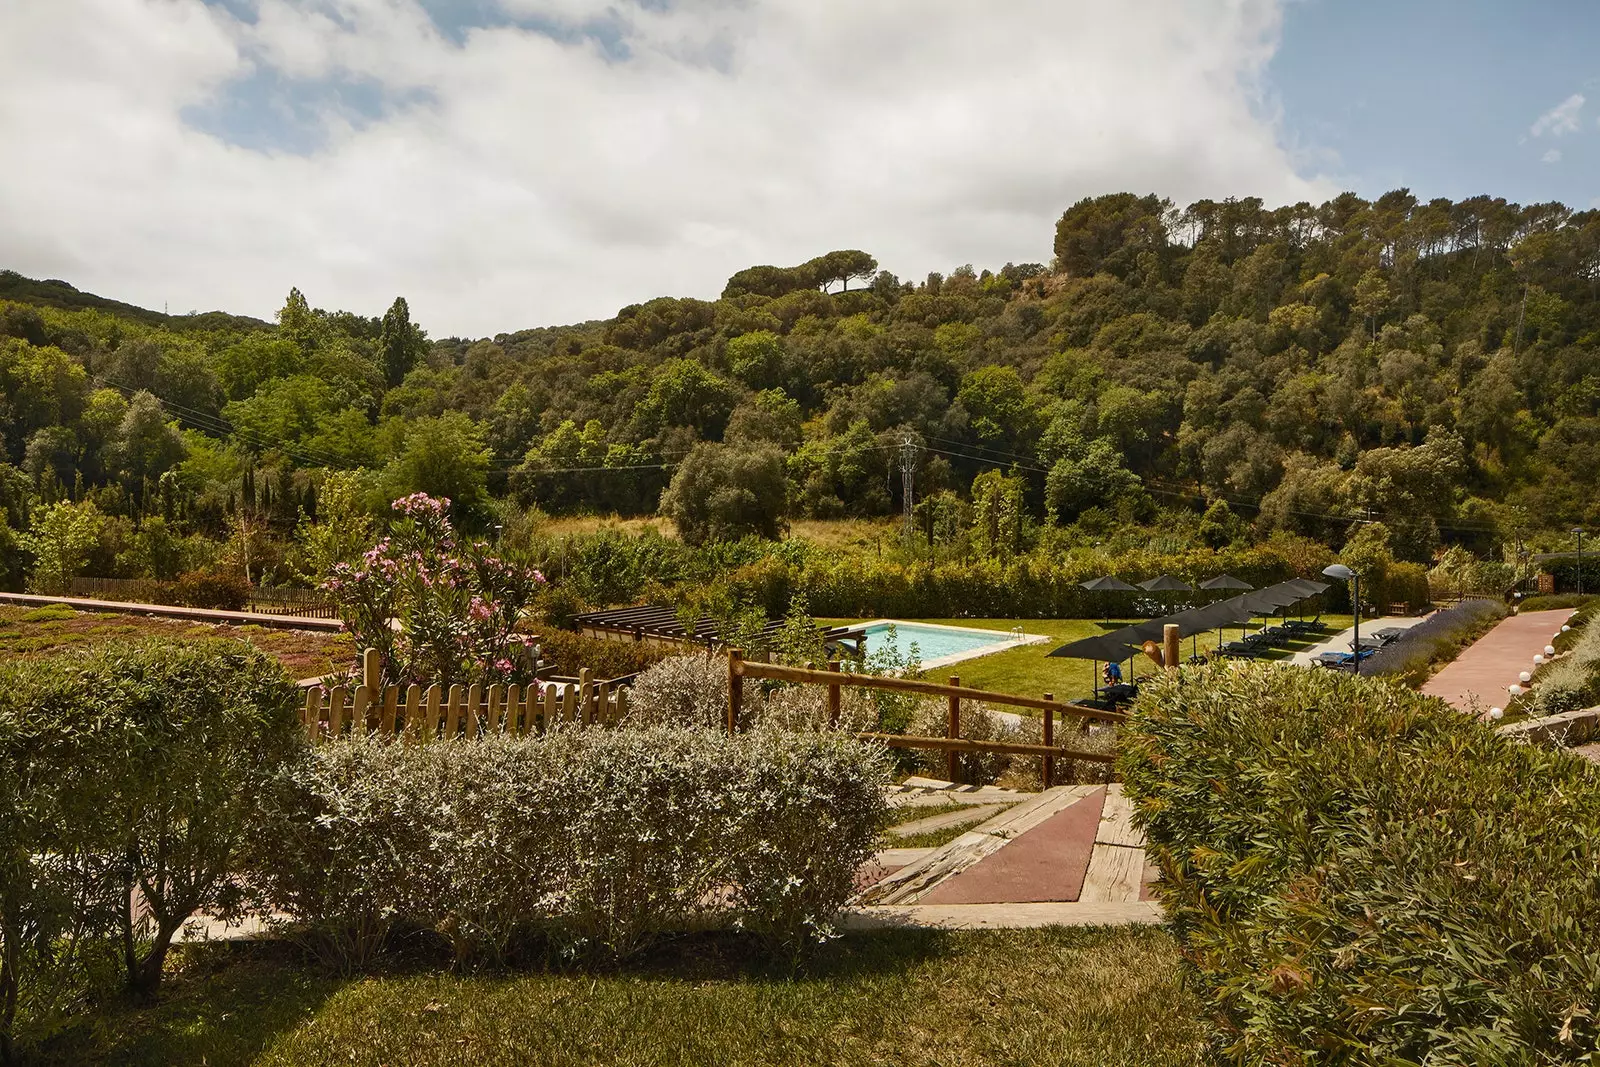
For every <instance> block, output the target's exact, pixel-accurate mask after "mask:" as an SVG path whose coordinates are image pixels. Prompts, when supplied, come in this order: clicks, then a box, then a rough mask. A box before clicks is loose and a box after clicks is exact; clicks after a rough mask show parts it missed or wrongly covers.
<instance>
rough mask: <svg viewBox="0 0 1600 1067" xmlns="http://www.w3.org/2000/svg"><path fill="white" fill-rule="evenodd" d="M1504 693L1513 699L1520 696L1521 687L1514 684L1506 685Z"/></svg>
mask: <svg viewBox="0 0 1600 1067" xmlns="http://www.w3.org/2000/svg"><path fill="white" fill-rule="evenodd" d="M1506 692H1508V693H1510V694H1511V695H1512V696H1514V697H1519V696H1521V695H1522V686H1520V685H1516V684H1512V685H1508V686H1506Z"/></svg>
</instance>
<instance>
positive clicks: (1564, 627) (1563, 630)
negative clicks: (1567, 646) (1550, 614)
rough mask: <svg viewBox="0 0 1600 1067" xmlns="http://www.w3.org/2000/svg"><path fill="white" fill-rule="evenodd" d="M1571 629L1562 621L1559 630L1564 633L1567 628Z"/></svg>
mask: <svg viewBox="0 0 1600 1067" xmlns="http://www.w3.org/2000/svg"><path fill="white" fill-rule="evenodd" d="M1571 629H1572V627H1570V626H1568V625H1567V624H1566V623H1562V624H1561V632H1562V633H1566V632H1567V631H1568V630H1571Z"/></svg>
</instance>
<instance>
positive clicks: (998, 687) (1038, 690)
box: [819, 615, 1351, 710]
mask: <svg viewBox="0 0 1600 1067" xmlns="http://www.w3.org/2000/svg"><path fill="white" fill-rule="evenodd" d="M819 621H826V622H828V623H830V624H831V623H835V622H854V621H857V620H853V619H841V620H833V619H829V620H819ZM906 621H907V622H930V623H940V624H942V625H945V626H973V627H977V628H979V629H984V630H1006V631H1009V630H1011V629H1012V628H1013V627H1017V626H1020V627H1022V629H1023V631H1024V632H1026V633H1030V634H1044V635H1045V636H1047V637H1049V638H1050V640H1049V641H1048V642H1044V643H1041V644H1036V645H1023V646H1022V647H1020V648H1012V649H1007V650H1006V651H1004V652H995V653H992V654H990V655H987V656H982V657H979V658H977V659H969V660H963V661H962V662H960V663H953V664H951V665H950V666H948V667H942V668H939V669H937V670H934V671H931V672H929V674H930V676H931V677H933V678H934V679H935V680H937V681H941V682H943V681H946V680H948V679H949V678H951V677H959V678H960V679H961V684H962V685H969V686H972V687H974V688H977V689H990V690H993V691H995V692H999V693H1017V694H1024V695H1027V696H1042V695H1043V694H1045V693H1052V694H1054V695H1055V697H1056V698H1057V699H1058V700H1076V699H1080V698H1082V697H1087V696H1089V695H1090V692H1091V690H1092V689H1093V681H1094V671H1095V670H1096V669H1097V667H1096V665H1095V664H1094V663H1092V662H1090V661H1089V660H1081V659H1061V658H1051V657H1050V655H1049V653H1051V652H1053V651H1054V650H1055V649H1057V648H1060V647H1061V646H1062V645H1064V644H1066V643H1067V642H1069V641H1076V640H1078V639H1079V638H1083V637H1094V636H1096V635H1098V634H1104V633H1108V632H1110V631H1112V630H1115V629H1117V628H1119V627H1122V626H1127V625H1129V624H1130V623H1131V622H1139V621H1143V620H1135V619H1113V620H1110V621H1105V622H1101V621H1098V620H1095V619H908V620H906ZM1322 621H1323V622H1324V623H1326V624H1327V629H1326V630H1325V631H1324V633H1323V635H1322V636H1320V637H1318V638H1317V640H1318V641H1320V640H1324V639H1325V638H1326V637H1327V636H1328V635H1330V634H1335V633H1338V632H1339V631H1340V630H1342V629H1344V628H1345V627H1347V626H1349V625H1350V623H1351V616H1349V615H1324V616H1323V617H1322ZM1238 636H1239V631H1238V629H1237V628H1235V627H1229V628H1228V631H1227V639H1228V640H1230V641H1231V640H1235V639H1237V638H1238ZM1314 643H1315V641H1313V642H1302V643H1299V644H1293V645H1290V646H1289V647H1288V650H1287V651H1285V652H1280V653H1276V654H1275V656H1276V657H1279V658H1286V657H1287V656H1288V655H1291V654H1292V653H1294V652H1297V651H1300V650H1301V649H1304V648H1306V647H1308V646H1309V645H1310V644H1314ZM1192 644H1193V647H1195V648H1197V649H1198V650H1199V651H1201V652H1205V651H1208V650H1209V649H1212V648H1215V647H1216V644H1217V635H1216V631H1214V630H1213V631H1210V632H1208V633H1204V634H1200V635H1198V636H1197V637H1196V639H1195V641H1194V642H1192ZM1190 647H1191V642H1190V641H1189V640H1187V639H1186V640H1185V641H1184V642H1183V653H1184V656H1185V658H1187V657H1188V656H1189V654H1190ZM1100 666H1101V667H1103V666H1104V664H1101V665H1100ZM1123 669H1124V671H1126V670H1127V664H1126V663H1124V664H1123ZM1158 669H1159V668H1158V667H1157V666H1156V665H1155V663H1154V662H1152V661H1151V660H1150V659H1148V658H1147V657H1144V656H1139V657H1137V658H1136V659H1135V660H1134V673H1135V675H1136V676H1138V677H1140V678H1142V677H1144V676H1145V675H1147V674H1150V673H1153V672H1154V671H1156V670H1158ZM1012 710H1017V709H1012Z"/></svg>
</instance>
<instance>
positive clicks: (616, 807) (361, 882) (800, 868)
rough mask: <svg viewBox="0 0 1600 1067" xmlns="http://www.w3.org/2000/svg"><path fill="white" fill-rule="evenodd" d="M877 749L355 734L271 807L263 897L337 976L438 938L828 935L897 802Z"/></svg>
mask: <svg viewBox="0 0 1600 1067" xmlns="http://www.w3.org/2000/svg"><path fill="white" fill-rule="evenodd" d="M886 782H887V770H886V764H885V758H884V755H883V753H882V752H881V750H878V749H875V748H872V747H870V746H865V745H861V744H858V743H856V742H854V741H850V740H848V739H846V738H843V737H840V736H838V735H834V734H827V733H809V734H791V733H780V732H778V731H772V730H758V731H755V732H753V733H749V734H741V735H739V736H736V737H727V736H725V735H722V734H720V733H718V732H716V731H713V730H706V729H683V728H674V727H664V726H655V727H640V728H636V729H629V730H598V729H580V728H569V729H560V730H555V731H552V732H551V733H548V734H545V735H541V736H531V737H521V738H516V737H493V738H489V739H486V740H483V741H479V742H474V743H472V744H470V745H468V744H460V745H456V744H429V745H422V746H405V745H394V744H390V743H385V742H382V741H376V740H369V739H366V738H356V739H345V740H340V741H335V742H331V743H329V744H326V745H321V746H318V747H317V748H315V749H314V750H311V751H308V752H307V753H306V755H305V756H304V758H303V759H302V760H300V761H299V762H298V763H296V764H294V765H292V766H291V767H289V768H287V769H286V770H285V771H284V773H283V776H282V781H281V782H280V783H279V785H278V787H277V788H275V789H273V790H271V791H270V792H269V793H268V794H267V795H268V796H269V797H270V798H271V799H270V802H269V806H270V807H271V808H272V810H271V812H270V813H269V815H268V817H267V819H266V825H267V827H268V829H267V831H266V832H264V833H263V834H262V835H261V839H260V851H259V862H258V863H256V864H255V877H256V878H257V880H258V882H259V884H260V886H261V889H262V893H263V904H264V905H266V906H269V907H272V908H274V909H277V910H279V911H282V912H284V913H286V914H287V915H288V916H289V918H290V919H291V920H292V921H293V922H294V924H296V926H297V927H298V928H299V929H300V930H302V931H304V932H306V933H307V934H308V935H309V943H310V944H312V945H313V946H314V947H316V948H318V949H319V950H320V951H323V952H325V953H327V954H329V956H330V958H331V961H332V962H334V963H336V964H339V965H344V966H353V965H359V964H361V963H364V962H366V961H367V960H369V959H370V958H371V956H372V954H373V953H374V952H375V951H377V950H378V949H379V948H380V947H382V946H383V945H384V944H385V943H386V942H387V943H392V942H393V938H394V934H395V933H396V932H398V931H400V930H405V929H418V928H424V929H431V930H434V931H437V932H438V933H439V934H441V935H443V936H444V937H446V938H448V939H449V941H450V942H451V944H452V945H453V946H454V948H455V951H456V954H457V958H458V959H459V960H461V961H466V960H469V959H476V960H489V961H493V960H497V959H500V958H502V957H503V956H504V955H505V954H506V953H507V952H508V951H509V950H510V949H511V948H512V947H513V946H514V945H515V944H518V943H544V944H547V945H551V946H553V947H554V948H555V949H557V950H558V951H560V952H562V953H564V954H583V955H601V956H608V957H621V956H626V955H629V954H631V953H633V952H636V951H638V950H639V949H640V948H642V947H644V946H645V945H648V944H649V943H651V942H652V941H653V940H655V939H657V938H659V937H660V936H662V935H664V934H667V933H671V932H677V931H685V930H692V929H697V928H708V927H728V928H738V929H743V930H748V931H750V932H751V933H753V934H756V935H758V936H760V937H761V938H763V939H765V940H766V941H768V942H769V943H771V944H772V945H774V946H779V947H782V948H784V949H786V950H798V949H799V948H801V947H803V946H804V945H805V944H808V943H810V942H812V941H815V940H817V939H820V938H822V937H825V936H827V935H828V933H829V932H830V931H831V929H832V922H833V919H834V916H835V914H836V913H837V911H838V909H839V908H840V907H841V906H842V905H843V903H844V901H845V900H846V899H847V898H848V896H849V894H850V892H851V887H852V884H853V878H854V876H855V872H856V870H857V869H858V868H859V867H860V866H861V864H862V863H864V862H866V861H867V860H868V859H869V858H870V857H871V856H872V854H873V851H874V847H875V841H876V835H877V833H878V831H879V829H880V828H881V826H882V824H883V820H884V817H885V812H886V807H885V800H884V797H883V786H884V784H885V783H886Z"/></svg>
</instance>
